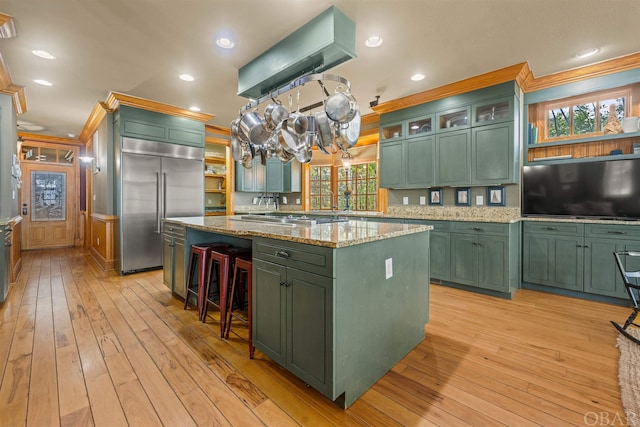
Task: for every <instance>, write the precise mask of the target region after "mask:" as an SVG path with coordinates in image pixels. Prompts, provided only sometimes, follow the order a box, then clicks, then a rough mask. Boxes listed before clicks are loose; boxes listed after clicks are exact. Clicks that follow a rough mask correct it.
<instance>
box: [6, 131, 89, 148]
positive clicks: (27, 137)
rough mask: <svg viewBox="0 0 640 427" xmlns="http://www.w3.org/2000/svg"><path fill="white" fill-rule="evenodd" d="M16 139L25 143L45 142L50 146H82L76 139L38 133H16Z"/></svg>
mask: <svg viewBox="0 0 640 427" xmlns="http://www.w3.org/2000/svg"><path fill="white" fill-rule="evenodd" d="M18 137H20V138H22V139H23V140H24V141H25V142H28V141H32V142H46V143H50V144H64V145H75V146H79V147H81V146H83V145H84V143H83V142H82V141H80V140H77V139H71V138H61V137H59V136H49V135H41V134H39V133H28V132H18Z"/></svg>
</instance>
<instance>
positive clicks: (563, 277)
mask: <svg viewBox="0 0 640 427" xmlns="http://www.w3.org/2000/svg"><path fill="white" fill-rule="evenodd" d="M583 231H584V226H583V224H577V223H548V222H525V224H524V232H523V238H522V245H523V250H522V260H523V267H522V277H523V280H524V281H525V282H530V283H536V284H540V285H546V286H553V287H556V288H561V289H569V290H574V291H582V290H583V282H584V279H583V278H584V276H583V274H584V268H583V267H584V264H583V262H584V236H583ZM612 259H613V255H612Z"/></svg>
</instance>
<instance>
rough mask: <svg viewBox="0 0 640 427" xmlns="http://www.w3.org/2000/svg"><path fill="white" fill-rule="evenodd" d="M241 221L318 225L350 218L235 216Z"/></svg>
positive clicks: (344, 220)
mask: <svg viewBox="0 0 640 427" xmlns="http://www.w3.org/2000/svg"><path fill="white" fill-rule="evenodd" d="M235 219H236V220H239V221H254V222H266V223H270V224H277V225H290V226H296V225H303V226H310V225H317V224H332V223H334V222H346V221H349V218H346V217H337V216H307V215H287V216H278V215H257V214H251V215H242V216H240V218H235Z"/></svg>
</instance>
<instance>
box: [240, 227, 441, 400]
mask: <svg viewBox="0 0 640 427" xmlns="http://www.w3.org/2000/svg"><path fill="white" fill-rule="evenodd" d="M425 254H426V256H427V257H428V254H429V233H427V232H425V233H416V234H408V235H404V236H397V237H392V238H388V239H384V240H376V241H372V242H367V243H364V244H359V245H350V246H345V247H339V248H326V247H319V246H313V245H306V244H301V243H295V242H288V241H280V240H274V239H267V238H262V237H255V238H254V239H253V257H254V261H253V262H254V264H253V266H254V267H253V268H254V284H253V310H254V317H253V318H254V324H253V338H254V343H255V345H256V348H257V349H258V350H260V351H262V352H264V353H265V354H266V355H267V356H269V357H271V358H272V359H273V360H274V361H276V362H277V363H279V364H280V365H282V366H283V367H285V368H286V369H288V370H289V371H290V372H292V373H293V374H295V375H296V376H298V377H299V378H300V379H302V380H303V381H305V382H306V383H307V384H309V385H310V386H312V387H313V388H315V389H316V390H318V391H320V392H321V393H323V394H324V395H325V396H327V397H328V398H330V399H331V400H333V401H335V402H336V403H337V404H338V405H340V406H341V407H344V408H346V407H348V406H349V405H351V404H352V403H353V402H354V401H355V400H356V399H357V398H358V397H360V396H361V395H362V394H363V393H364V392H365V391H366V390H367V389H368V388H369V387H371V386H372V385H373V384H374V383H375V382H376V381H377V380H379V379H380V378H381V377H382V376H383V375H384V374H385V373H386V372H387V371H388V370H389V369H391V367H393V366H394V365H395V364H396V363H398V362H399V361H400V360H401V359H402V358H403V357H404V356H405V355H406V354H407V353H408V352H409V351H411V350H412V349H413V348H414V347H415V346H416V345H417V344H418V343H419V342H420V341H421V340H422V339H424V330H425V329H424V328H425V325H426V323H427V322H428V320H429V280H428V278H429V263H428V262H424V259H423V257H424V255H425Z"/></svg>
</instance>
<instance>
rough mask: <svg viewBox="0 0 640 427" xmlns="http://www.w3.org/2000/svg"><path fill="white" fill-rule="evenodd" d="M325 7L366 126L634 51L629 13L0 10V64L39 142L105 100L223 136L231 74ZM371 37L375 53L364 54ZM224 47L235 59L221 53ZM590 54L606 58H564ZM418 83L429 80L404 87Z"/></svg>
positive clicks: (495, 7) (197, 7)
mask: <svg viewBox="0 0 640 427" xmlns="http://www.w3.org/2000/svg"><path fill="white" fill-rule="evenodd" d="M331 5H335V6H337V7H338V8H339V9H340V10H341V11H342V12H344V13H345V14H346V15H347V16H348V17H350V18H351V19H352V20H354V21H355V23H356V46H357V47H356V48H357V54H358V57H357V58H355V59H352V60H350V61H348V62H346V63H344V64H342V65H340V66H338V67H336V68H334V69H333V70H331V72H332V73H335V74H340V75H341V76H343V77H346V78H347V79H349V81H350V82H351V85H352V91H353V94H354V96H355V97H356V99H357V100H358V102H359V104H360V108H361V110H362V113H363V114H368V113H370V112H371V110H370V109H369V102H370V101H372V100H373V99H374V98H375V95H380V96H381V98H380V102H381V103H383V102H387V101H390V100H393V99H396V98H400V97H403V96H406V95H410V94H413V93H416V92H421V91H424V90H428V89H431V88H435V87H439V86H442V85H445V84H447V83H451V82H455V81H458V80H462V79H465V78H467V77H472V76H475V75H478V74H482V73H486V72H488V71H492V70H496V69H499V68H503V67H506V66H510V65H513V64H517V63H520V62H525V61H526V62H528V63H529V67H530V68H531V70H532V71H533V73H534V76H536V77H539V76H542V75H546V74H551V73H554V72H557V71H562V70H566V69H570V68H575V67H579V66H582V65H586V64H588V63H593V62H599V61H602V60H605V59H610V58H614V57H618V56H623V55H627V54H630V53H635V52H638V51H640V25H639V24H640V1H638V0H608V1H602V0H580V1H577V0H335V1H329V0H55V1H52V0H0V13H4V14H8V15H11V16H13V17H14V21H15V26H16V29H17V32H18V37H16V38H12V39H2V40H0V52H1V53H2V56H3V58H4V60H5V62H6V64H7V66H8V68H9V70H10V72H11V76H12V80H13V83H15V84H18V85H23V86H26V90H25V92H26V97H27V109H28V111H27V112H26V113H24V114H22V115H21V116H20V117H18V120H19V121H21V122H27V123H32V124H36V125H40V126H43V127H44V130H42V131H41V132H34V133H42V134H45V135H51V136H61V137H67V134H69V133H72V134H76V135H77V134H79V133H80V131H81V130H82V127H83V126H84V124H85V122H86V121H87V118H88V117H89V113H90V112H91V110H92V108H93V107H94V105H95V103H96V102H97V101H104V100H105V99H106V97H107V95H108V93H109V92H110V91H117V92H123V93H127V94H130V95H134V96H137V97H141V98H146V99H151V100H154V101H159V102H162V103H166V104H170V105H175V106H178V107H184V108H187V107H189V106H191V105H197V106H199V107H200V108H201V110H202V112H205V113H210V114H213V115H214V116H215V117H214V118H213V119H212V120H211V122H210V123H211V124H215V125H219V126H224V127H228V126H229V123H230V121H231V120H232V119H234V118H235V117H236V116H237V113H238V110H239V108H240V107H242V106H243V105H245V104H246V103H247V102H248V100H247V99H245V98H242V97H239V96H237V95H236V93H237V73H238V69H239V68H240V67H241V66H242V65H244V64H246V63H247V62H249V61H250V60H251V59H253V58H255V57H256V56H258V55H259V54H260V53H262V52H263V51H265V50H266V49H268V48H269V47H271V46H272V45H274V44H275V43H276V42H278V41H279V40H281V39H283V38H284V37H286V36H287V35H289V34H290V33H291V32H293V31H294V30H296V29H297V28H299V27H300V26H302V25H303V24H304V23H306V22H307V21H309V20H310V19H312V18H313V17H315V16H317V15H318V14H319V13H321V12H322V11H324V10H325V9H327V8H328V7H329V6H331ZM373 33H377V34H379V35H380V36H382V37H383V39H384V44H383V45H382V46H381V47H379V48H375V49H371V48H367V47H365V45H364V40H365V39H366V37H368V36H369V35H371V34H373ZM220 35H226V36H228V37H230V38H232V39H233V40H234V41H235V43H236V47H235V48H234V49H233V50H231V51H224V50H222V49H220V48H218V47H217V46H216V45H215V42H214V40H215V38H216V37H219V36H220ZM591 47H598V48H600V49H601V50H600V52H599V53H598V54H597V55H595V56H593V57H591V58H588V59H582V60H578V59H576V58H574V57H573V55H574V54H575V53H576V52H578V51H581V50H584V49H587V48H591ZM34 49H42V50H46V51H48V52H50V53H52V54H53V55H55V56H56V57H57V58H56V59H55V60H52V61H47V60H44V59H41V58H38V57H36V56H34V55H33V54H32V53H31V51H32V50H34ZM416 72H420V73H423V74H425V75H426V76H427V77H426V78H425V79H424V80H422V81H420V82H413V81H411V80H410V79H409V77H410V76H411V75H412V74H414V73H416ZM181 73H189V74H192V75H193V76H194V77H195V79H196V80H195V81H194V82H191V83H187V82H184V81H182V80H179V79H178V75H179V74H181ZM34 79H45V80H48V81H50V82H52V83H53V86H51V87H43V86H39V85H37V84H35V83H33V80H34ZM19 130H20V129H19ZM25 130H27V131H28V129H25Z"/></svg>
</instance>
